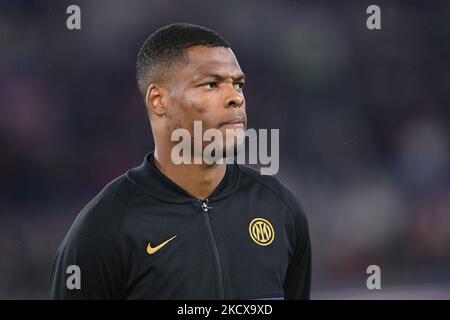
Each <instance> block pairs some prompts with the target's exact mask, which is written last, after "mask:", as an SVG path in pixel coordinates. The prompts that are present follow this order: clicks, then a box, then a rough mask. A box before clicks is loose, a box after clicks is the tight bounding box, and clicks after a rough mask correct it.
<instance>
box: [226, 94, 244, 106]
mask: <svg viewBox="0 0 450 320" xmlns="http://www.w3.org/2000/svg"><path fill="white" fill-rule="evenodd" d="M243 104H244V97H243V96H242V94H241V93H238V92H236V90H234V92H233V93H231V94H230V95H229V96H228V98H227V101H226V106H227V107H232V108H240V107H242V105H243Z"/></svg>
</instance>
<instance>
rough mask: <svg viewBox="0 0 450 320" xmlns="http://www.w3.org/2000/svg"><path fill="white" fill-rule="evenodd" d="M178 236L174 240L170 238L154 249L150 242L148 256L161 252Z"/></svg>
mask: <svg viewBox="0 0 450 320" xmlns="http://www.w3.org/2000/svg"><path fill="white" fill-rule="evenodd" d="M176 237H177V236H173V237H172V238H170V239H169V240H166V241H164V242H163V243H161V244H160V245H159V246H157V247H154V248H152V246H151V244H150V242H149V243H148V245H147V253H148V254H154V253H156V252H158V251H159V249H161V248H162V247H164V246H165V245H166V244H168V243H169V242H170V241H172V240H173V239H175V238H176Z"/></svg>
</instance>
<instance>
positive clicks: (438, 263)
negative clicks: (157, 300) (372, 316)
mask: <svg viewBox="0 0 450 320" xmlns="http://www.w3.org/2000/svg"><path fill="white" fill-rule="evenodd" d="M70 4H77V5H79V6H80V8H81V26H82V29H81V30H78V31H69V30H68V29H67V28H66V18H67V16H68V15H67V14H66V8H67V6H68V5H70ZM371 4H377V5H379V6H380V8H381V24H382V29H381V30H373V31H372V30H368V29H367V28H366V19H367V17H368V14H366V8H367V7H368V6H369V5H371ZM449 14H450V2H449V1H447V2H438V1H389V2H384V1H373V2H372V1H371V2H368V1H346V2H341V1H339V2H338V1H328V2H325V1H274V0H273V1H269V0H260V1H236V0H231V1H181V0H178V1H173V0H172V1H137V0H133V1H106V0H103V1H78V0H77V1H70V2H68V1H2V2H1V4H0V43H1V50H0V146H1V157H0V166H1V173H0V174H1V182H2V183H1V184H0V188H1V192H0V298H3V299H22V298H31V299H45V298H46V294H47V284H48V276H49V272H50V269H51V265H52V261H53V257H54V254H55V252H56V249H57V246H58V245H59V243H60V241H61V240H62V238H63V237H64V235H65V234H66V232H67V230H68V229H69V227H70V225H71V223H72V221H73V220H74V218H75V216H76V214H77V213H78V211H79V210H80V209H81V208H82V207H83V206H84V205H85V204H86V203H87V202H88V201H89V200H90V199H91V198H93V196H94V195H95V194H96V193H97V192H99V191H100V190H101V189H102V188H103V186H104V185H105V184H106V183H107V182H109V181H110V180H112V179H113V178H115V177H116V176H118V175H120V174H122V173H124V172H125V171H126V170H127V169H128V168H130V167H133V166H136V165H138V164H140V163H141V161H142V159H143V156H144V154H145V153H147V152H149V151H151V150H152V148H153V141H152V136H151V132H150V125H149V123H148V120H147V116H146V112H145V108H144V103H143V101H142V99H141V97H140V95H139V93H138V90H137V88H136V84H135V59H136V55H137V51H138V49H139V47H140V45H141V43H142V42H143V41H144V39H145V38H146V37H147V36H148V35H149V34H150V33H152V32H153V31H154V30H155V29H156V28H159V27H161V26H163V25H165V24H168V23H172V22H190V23H195V24H200V25H204V26H207V27H210V28H212V29H214V30H216V31H217V32H219V33H221V34H222V35H223V36H224V37H225V38H226V39H227V40H228V41H229V42H230V43H231V45H232V47H233V50H234V52H235V53H236V55H237V57H238V60H239V62H240V65H241V67H242V69H243V71H244V72H245V73H246V75H247V80H248V81H247V86H246V88H245V95H246V99H247V112H248V117H249V127H252V128H256V129H258V128H267V129H271V128H278V129H280V171H279V173H278V178H279V179H280V180H282V181H283V182H284V183H285V184H287V185H288V186H290V187H291V189H292V190H294V191H295V193H296V194H297V195H298V197H299V198H300V199H301V200H302V202H303V204H304V206H305V208H306V211H307V215H308V218H309V222H310V230H311V238H312V245H313V291H312V297H313V298H325V299H327V298H368V299H372V298H380V297H384V298H433V297H434V298H436V297H438V298H450V192H449V191H450V183H449V182H450V170H449V169H450V162H449V160H450V144H449V142H450V130H449V129H450V95H449V93H450V81H449V78H450V62H449V59H450V37H449V36H450V27H449V24H450V22H449V21H450V19H449V18H448V17H449ZM371 264H376V265H379V266H380V267H381V272H382V276H381V279H382V290H379V291H377V292H374V291H369V290H368V289H367V288H366V278H367V276H368V275H367V274H366V268H367V267H368V266H369V265H371Z"/></svg>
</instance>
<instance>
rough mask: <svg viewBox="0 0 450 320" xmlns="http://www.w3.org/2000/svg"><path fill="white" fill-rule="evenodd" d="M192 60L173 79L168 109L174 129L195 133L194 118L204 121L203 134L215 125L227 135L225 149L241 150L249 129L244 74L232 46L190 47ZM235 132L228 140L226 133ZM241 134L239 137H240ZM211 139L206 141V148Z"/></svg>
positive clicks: (169, 119) (170, 126)
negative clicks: (244, 136)
mask: <svg viewBox="0 0 450 320" xmlns="http://www.w3.org/2000/svg"><path fill="white" fill-rule="evenodd" d="M186 51H187V55H188V59H189V60H188V61H189V62H188V63H187V64H186V65H184V66H183V67H182V68H180V69H179V70H176V71H175V72H173V75H171V77H170V80H169V86H170V88H169V90H170V93H169V103H168V106H169V107H168V108H167V110H166V116H167V120H168V121H167V125H168V128H167V129H169V131H170V132H173V130H175V129H178V128H185V129H187V130H188V131H189V132H190V133H191V136H192V137H193V136H194V121H201V123H202V133H203V132H205V130H207V129H210V128H213V129H218V130H220V132H221V133H222V135H223V140H222V143H223V145H224V147H225V148H224V152H226V150H227V149H228V150H229V151H234V152H237V151H238V150H239V148H240V147H241V146H242V144H243V133H244V131H245V129H246V128H247V116H246V113H245V98H244V94H243V91H242V87H243V86H244V82H245V79H244V74H243V73H242V70H241V68H240V66H239V64H238V62H237V60H236V57H235V55H234V53H233V52H232V51H231V49H229V48H224V47H213V48H211V47H205V46H194V47H191V48H189V49H187V50H186ZM227 131H228V134H230V133H231V134H232V135H234V138H233V139H231V140H229V141H230V142H231V141H232V143H226V134H227ZM238 137H239V138H238ZM207 144H209V142H204V143H203V148H204V147H205V145H207Z"/></svg>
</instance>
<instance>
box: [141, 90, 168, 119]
mask: <svg viewBox="0 0 450 320" xmlns="http://www.w3.org/2000/svg"><path fill="white" fill-rule="evenodd" d="M145 103H146V105H147V110H148V112H149V114H151V113H154V114H156V115H157V116H164V115H165V114H166V104H165V99H164V90H163V88H161V87H160V86H158V85H156V84H154V83H151V84H150V85H149V86H148V89H147V95H146V96H145Z"/></svg>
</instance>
